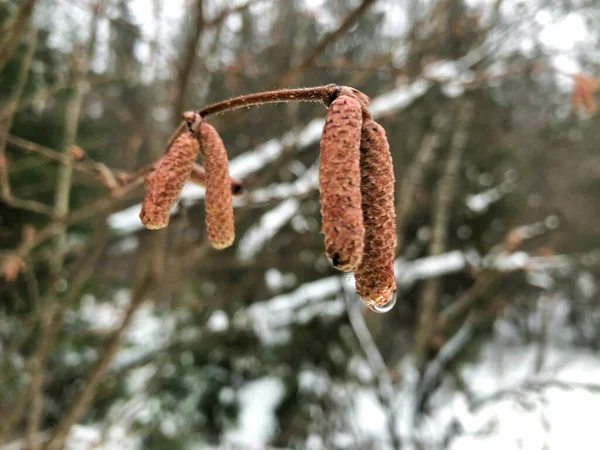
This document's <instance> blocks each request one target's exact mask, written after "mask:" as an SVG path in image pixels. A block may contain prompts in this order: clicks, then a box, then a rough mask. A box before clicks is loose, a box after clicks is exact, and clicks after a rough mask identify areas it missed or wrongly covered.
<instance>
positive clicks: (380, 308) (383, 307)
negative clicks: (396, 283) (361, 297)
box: [367, 291, 396, 314]
mask: <svg viewBox="0 0 600 450" xmlns="http://www.w3.org/2000/svg"><path fill="white" fill-rule="evenodd" d="M367 306H368V307H369V309H370V310H371V311H373V312H376V313H380V314H384V313H386V312H390V311H391V310H392V309H393V308H394V306H396V291H394V292H393V293H392V295H391V296H390V297H389V298H388V299H387V302H385V303H381V304H376V303H367Z"/></svg>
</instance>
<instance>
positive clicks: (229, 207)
mask: <svg viewBox="0 0 600 450" xmlns="http://www.w3.org/2000/svg"><path fill="white" fill-rule="evenodd" d="M200 134H201V143H202V156H203V158H204V167H205V169H206V202H205V206H206V231H207V233H208V238H209V240H210V242H211V244H212V246H213V247H215V248H218V249H223V248H226V247H229V246H230V245H231V244H233V241H234V239H235V229H234V222H233V201H232V196H231V180H230V177H229V163H228V161H227V152H226V151H225V146H224V145H223V141H222V140H221V137H220V136H219V133H218V132H217V130H215V128H214V127H213V126H211V125H209V124H208V123H206V122H202V124H201V125H200Z"/></svg>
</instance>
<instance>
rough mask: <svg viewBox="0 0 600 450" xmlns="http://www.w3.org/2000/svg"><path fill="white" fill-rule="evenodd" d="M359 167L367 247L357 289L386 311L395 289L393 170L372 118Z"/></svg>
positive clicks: (369, 302)
mask: <svg viewBox="0 0 600 450" xmlns="http://www.w3.org/2000/svg"><path fill="white" fill-rule="evenodd" d="M360 170H361V193H362V210H363V218H364V226H365V246H364V251H363V257H362V261H361V263H360V265H359V266H358V269H357V270H356V271H355V273H354V278H355V280H356V291H357V293H358V295H359V296H360V297H361V298H362V299H363V301H364V302H365V303H367V305H369V306H370V307H371V308H372V309H375V310H376V311H377V310H380V311H383V310H385V307H386V306H387V305H390V304H391V302H393V301H394V293H395V291H396V279H395V277H394V256H395V252H396V212H395V209H394V170H393V167H392V157H391V155H390V147H389V144H388V141H387V137H386V134H385V130H384V129H383V127H382V126H381V125H379V124H378V123H377V122H374V121H373V120H367V121H365V123H364V124H363V126H362V135H361V145H360Z"/></svg>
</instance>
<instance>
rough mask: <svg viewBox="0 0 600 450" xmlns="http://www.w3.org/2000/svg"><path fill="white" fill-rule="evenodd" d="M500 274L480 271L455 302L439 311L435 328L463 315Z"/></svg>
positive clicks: (441, 326)
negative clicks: (473, 281)
mask: <svg viewBox="0 0 600 450" xmlns="http://www.w3.org/2000/svg"><path fill="white" fill-rule="evenodd" d="M500 275H501V274H500V273H498V272H494V271H486V272H483V273H481V274H480V275H479V276H478V277H477V280H476V281H475V283H473V285H472V286H471V287H470V288H469V289H468V290H466V291H465V292H463V293H462V294H461V295H460V297H458V299H457V300H456V301H455V302H453V303H451V304H450V305H448V306H446V307H445V308H444V309H443V310H442V311H440V313H439V314H438V316H437V319H436V324H435V326H436V328H439V329H442V328H444V327H446V326H447V325H448V324H449V323H452V322H454V321H455V320H457V319H458V318H459V317H461V316H462V315H464V314H465V313H466V311H467V310H468V309H469V307H471V306H472V305H473V304H474V303H475V302H476V301H477V300H478V299H480V298H481V296H482V295H483V294H484V293H485V292H487V290H488V289H489V288H490V287H491V286H492V285H493V284H494V282H495V281H496V280H497V279H498V278H499V277H500Z"/></svg>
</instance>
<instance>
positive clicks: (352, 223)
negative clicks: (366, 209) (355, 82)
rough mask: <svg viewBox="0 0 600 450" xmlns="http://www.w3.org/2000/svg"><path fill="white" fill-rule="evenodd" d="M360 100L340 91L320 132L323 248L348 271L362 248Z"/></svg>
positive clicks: (338, 264) (335, 261)
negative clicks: (341, 93) (340, 93)
mask: <svg viewBox="0 0 600 450" xmlns="http://www.w3.org/2000/svg"><path fill="white" fill-rule="evenodd" d="M361 125H362V110H361V105H360V103H359V102H358V101H357V100H356V99H354V98H352V97H349V96H346V95H341V96H339V97H338V98H337V99H335V100H334V101H333V102H332V103H331V105H330V106H329V110H328V112H327V117H326V118H325V126H324V127H323V134H322V136H321V160H320V164H319V192H320V194H319V198H320V201H321V216H322V231H323V234H324V235H325V249H326V251H327V256H329V258H330V259H331V261H332V262H333V265H334V267H336V268H338V269H340V270H343V271H344V272H350V271H352V270H354V269H355V268H356V267H358V265H359V263H360V261H361V258H362V252H363V243H364V226H363V214H362V209H361V194H360V167H359V165H360V133H361Z"/></svg>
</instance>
